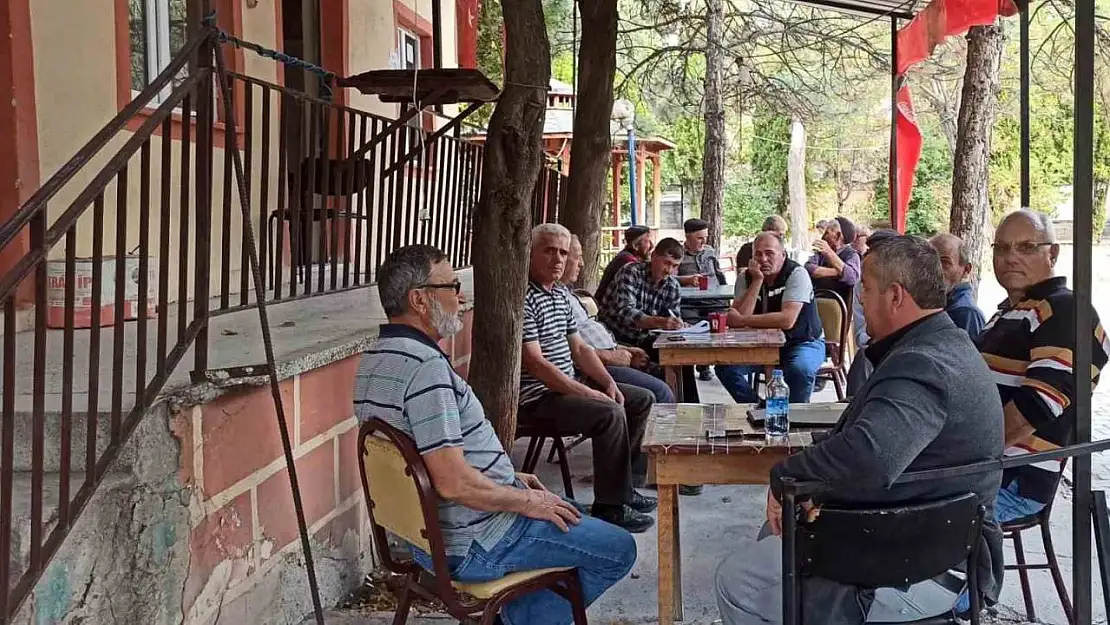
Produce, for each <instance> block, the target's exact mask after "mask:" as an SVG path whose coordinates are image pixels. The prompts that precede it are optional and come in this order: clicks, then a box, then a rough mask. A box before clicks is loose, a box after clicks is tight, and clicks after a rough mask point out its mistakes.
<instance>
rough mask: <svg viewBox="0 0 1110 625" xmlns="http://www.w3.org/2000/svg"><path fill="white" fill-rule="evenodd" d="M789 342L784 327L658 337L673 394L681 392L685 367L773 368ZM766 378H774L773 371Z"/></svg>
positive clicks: (680, 395)
mask: <svg viewBox="0 0 1110 625" xmlns="http://www.w3.org/2000/svg"><path fill="white" fill-rule="evenodd" d="M785 343H786V336H785V335H784V334H783V333H782V330H755V329H752V330H735V329H731V330H727V331H725V332H719V333H717V334H713V333H708V334H691V335H686V336H685V337H684V340H682V341H672V340H670V339H669V337H667V336H660V337H659V338H657V339H656V340H655V345H654V347H655V349H657V350H659V364H660V365H662V367H663V368H664V370H665V371H666V374H667V384H668V385H669V386H670V387H671V390H672V391H674V396H675V397H678V398H681V397H682V396H683V395H682V367H684V366H692V365H757V366H758V365H763V366H764V367H766V368H767V369H771V368H772V367H774V366H775V365H777V364H779V350H780V349H782V346H783V345H784V344H785ZM767 379H768V380H770V379H771V375H770V371H768V372H767Z"/></svg>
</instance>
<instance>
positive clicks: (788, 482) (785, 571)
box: [782, 477, 802, 625]
mask: <svg viewBox="0 0 1110 625" xmlns="http://www.w3.org/2000/svg"><path fill="white" fill-rule="evenodd" d="M782 485H783V489H782V622H783V625H798V623H800V622H801V620H802V615H801V614H799V610H798V607H799V606H800V605H801V604H800V602H799V597H798V590H799V585H800V584H801V580H799V579H798V552H797V549H798V544H797V536H796V534H797V530H798V522H797V517H796V516H795V515H796V509H795V508H796V506H797V505H798V501H797V499H796V498H795V496H794V478H789V477H788V478H783V480H782Z"/></svg>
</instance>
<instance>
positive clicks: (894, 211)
mask: <svg viewBox="0 0 1110 625" xmlns="http://www.w3.org/2000/svg"><path fill="white" fill-rule="evenodd" d="M888 167H889V170H890V183H889V187H890V193H889V195H890V227H891V228H893V229H894V230H900V229H899V228H898V18H897V17H894V16H891V18H890V164H889V166H888Z"/></svg>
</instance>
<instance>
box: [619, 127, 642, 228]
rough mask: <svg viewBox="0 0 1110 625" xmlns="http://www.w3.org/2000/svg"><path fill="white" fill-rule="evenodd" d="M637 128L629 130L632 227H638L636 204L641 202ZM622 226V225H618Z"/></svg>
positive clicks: (629, 187)
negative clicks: (638, 177)
mask: <svg viewBox="0 0 1110 625" xmlns="http://www.w3.org/2000/svg"><path fill="white" fill-rule="evenodd" d="M638 160H639V159H637V158H636V128H634V127H633V128H629V129H628V199H629V201H630V202H631V203H632V225H633V226H635V225H636V202H637V200H639V197H638V194H637V193H636V166H637V164H638ZM617 225H620V224H617Z"/></svg>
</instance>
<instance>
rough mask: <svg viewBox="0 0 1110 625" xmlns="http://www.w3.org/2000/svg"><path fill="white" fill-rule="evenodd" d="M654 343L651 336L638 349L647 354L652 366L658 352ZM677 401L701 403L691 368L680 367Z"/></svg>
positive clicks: (656, 359) (654, 363)
mask: <svg viewBox="0 0 1110 625" xmlns="http://www.w3.org/2000/svg"><path fill="white" fill-rule="evenodd" d="M654 343H655V337H654V336H653V337H651V338H649V339H647V340H645V341H643V342H641V343H640V345H639V348H640V349H642V350H644V351H645V352H647V355H648V358H649V359H651V362H652V363H653V365H657V364H658V363H659V350H657V349H655V347H654ZM678 401H680V402H682V403H684V404H697V403H701V402H700V401H699V400H698V381H697V379H696V378H695V376H694V368H693V367H682V397H679V398H678Z"/></svg>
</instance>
